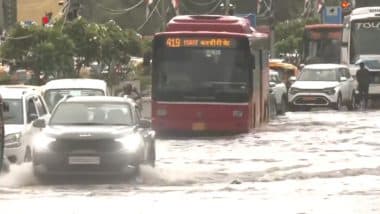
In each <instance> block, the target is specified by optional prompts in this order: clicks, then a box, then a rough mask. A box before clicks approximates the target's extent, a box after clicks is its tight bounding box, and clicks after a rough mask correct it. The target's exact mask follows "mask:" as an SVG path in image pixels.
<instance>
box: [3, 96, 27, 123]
mask: <svg viewBox="0 0 380 214" xmlns="http://www.w3.org/2000/svg"><path fill="white" fill-rule="evenodd" d="M3 102H4V105H6V106H9V107H8V108H6V110H5V111H4V123H5V124H15V125H16V124H23V118H24V116H23V111H22V109H23V108H22V102H21V100H19V99H4V100H3Z"/></svg>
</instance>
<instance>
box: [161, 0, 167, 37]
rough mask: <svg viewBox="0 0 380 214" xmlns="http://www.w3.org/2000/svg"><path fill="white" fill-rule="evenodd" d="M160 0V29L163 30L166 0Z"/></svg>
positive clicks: (165, 17) (164, 27)
mask: <svg viewBox="0 0 380 214" xmlns="http://www.w3.org/2000/svg"><path fill="white" fill-rule="evenodd" d="M160 2H161V16H162V26H161V31H165V29H166V19H167V14H166V0H161V1H160Z"/></svg>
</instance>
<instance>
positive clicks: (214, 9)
mask: <svg viewBox="0 0 380 214" xmlns="http://www.w3.org/2000/svg"><path fill="white" fill-rule="evenodd" d="M216 1H218V0H216ZM216 1H215V2H216ZM215 2H214V3H215ZM222 2H223V0H219V1H218V2H216V4H215V6H214V7H213V8H212V9H211V10H210V11H208V12H205V13H202V14H210V13H213V12H215V11H216V9H218V7H219V6H220V4H221V3H222ZM181 6H182V7H183V8H184V9H185V10H186V11H189V12H190V13H194V14H198V13H199V12H196V11H194V10H192V9H189V8H188V7H187V6H186V4H185V3H184V2H183V1H181Z"/></svg>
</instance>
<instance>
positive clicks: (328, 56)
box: [305, 39, 340, 64]
mask: <svg viewBox="0 0 380 214" xmlns="http://www.w3.org/2000/svg"><path fill="white" fill-rule="evenodd" d="M305 61H306V64H315V63H339V62H340V40H335V39H323V40H309V41H307V42H306V44H305Z"/></svg>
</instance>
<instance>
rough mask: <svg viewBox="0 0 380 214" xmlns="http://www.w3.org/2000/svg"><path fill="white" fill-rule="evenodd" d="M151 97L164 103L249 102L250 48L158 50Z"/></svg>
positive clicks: (163, 48) (167, 48)
mask: <svg viewBox="0 0 380 214" xmlns="http://www.w3.org/2000/svg"><path fill="white" fill-rule="evenodd" d="M155 52H156V54H155V56H154V59H153V60H154V80H153V81H154V86H153V87H154V92H153V94H154V96H155V97H156V98H157V99H160V100H166V101H223V102H240V101H248V91H249V90H248V88H249V82H250V81H249V79H250V75H249V64H250V62H249V54H250V53H249V49H248V47H247V48H245V49H242V48H238V47H233V48H203V47H176V48H171V47H162V46H161V47H157V49H156V50H155Z"/></svg>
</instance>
